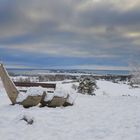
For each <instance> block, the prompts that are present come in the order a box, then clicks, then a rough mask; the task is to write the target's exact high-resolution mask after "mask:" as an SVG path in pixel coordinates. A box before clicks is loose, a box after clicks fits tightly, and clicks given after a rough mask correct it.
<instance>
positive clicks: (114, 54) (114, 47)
mask: <svg viewBox="0 0 140 140" xmlns="http://www.w3.org/2000/svg"><path fill="white" fill-rule="evenodd" d="M0 59H2V61H4V62H5V63H6V64H7V65H23V66H34V67H38V66H41V67H59V66H60V67H63V66H64V67H67V66H68V67H78V66H79V68H80V66H82V67H84V66H87V67H89V66H91V67H92V66H93V67H94V65H99V66H117V67H123V66H124V67H127V66H128V64H129V61H130V60H132V59H134V60H138V59H140V0H135V1H133V0H116V1H114V0H86V1H85V0H67V1H66V0H39V1H38V0H24V1H21V0H0Z"/></svg>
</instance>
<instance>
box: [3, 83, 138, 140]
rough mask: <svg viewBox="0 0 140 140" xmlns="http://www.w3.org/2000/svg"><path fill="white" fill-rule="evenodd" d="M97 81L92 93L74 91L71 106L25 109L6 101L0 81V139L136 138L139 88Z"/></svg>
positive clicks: (98, 139)
mask: <svg viewBox="0 0 140 140" xmlns="http://www.w3.org/2000/svg"><path fill="white" fill-rule="evenodd" d="M97 85H98V88H99V89H98V90H96V91H95V93H96V96H88V95H81V94H78V96H77V99H76V101H75V104H74V106H70V107H66V108H64V107H63V108H62V107H58V108H48V107H43V108H39V107H31V108H29V109H25V108H23V107H22V106H20V105H14V106H12V105H10V101H9V99H8V97H7V95H6V93H5V91H4V89H3V86H2V83H1V82H0V140H19V139H20V140H140V88H137V89H131V88H129V86H128V85H125V84H116V83H111V82H107V81H97ZM58 86H60V84H59V85H58ZM61 86H62V85H61ZM63 86H64V87H65V88H70V87H71V84H70V83H69V84H65V85H63ZM24 115H25V116H27V117H28V118H29V119H30V118H32V119H33V120H34V123H33V124H32V125H29V124H27V123H26V122H25V121H23V120H21V119H22V117H23V116H24Z"/></svg>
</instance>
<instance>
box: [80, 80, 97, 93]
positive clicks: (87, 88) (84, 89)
mask: <svg viewBox="0 0 140 140" xmlns="http://www.w3.org/2000/svg"><path fill="white" fill-rule="evenodd" d="M96 87H97V86H96V81H95V79H94V78H90V77H86V78H83V79H80V82H79V87H78V92H79V93H82V94H89V95H95V94H94V91H95V89H96Z"/></svg>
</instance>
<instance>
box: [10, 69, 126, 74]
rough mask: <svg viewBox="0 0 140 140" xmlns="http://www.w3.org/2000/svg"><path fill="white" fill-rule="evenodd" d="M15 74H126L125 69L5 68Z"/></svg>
mask: <svg viewBox="0 0 140 140" xmlns="http://www.w3.org/2000/svg"><path fill="white" fill-rule="evenodd" d="M7 70H8V72H9V73H13V74H16V75H33V74H38V73H58V74H59V73H83V74H99V75H128V74H129V71H127V70H67V69H66V70H65V69H7Z"/></svg>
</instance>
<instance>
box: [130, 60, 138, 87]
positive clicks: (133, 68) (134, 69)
mask: <svg viewBox="0 0 140 140" xmlns="http://www.w3.org/2000/svg"><path fill="white" fill-rule="evenodd" d="M130 74H131V79H130V84H131V86H133V85H135V84H136V85H140V64H139V63H138V62H136V61H135V62H133V63H132V62H131V64H130Z"/></svg>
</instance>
